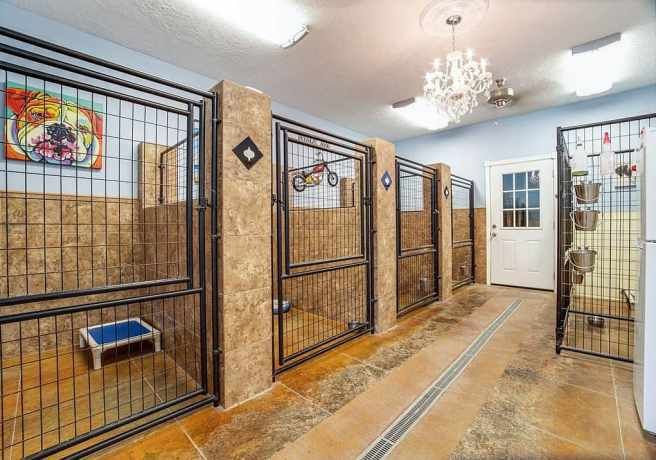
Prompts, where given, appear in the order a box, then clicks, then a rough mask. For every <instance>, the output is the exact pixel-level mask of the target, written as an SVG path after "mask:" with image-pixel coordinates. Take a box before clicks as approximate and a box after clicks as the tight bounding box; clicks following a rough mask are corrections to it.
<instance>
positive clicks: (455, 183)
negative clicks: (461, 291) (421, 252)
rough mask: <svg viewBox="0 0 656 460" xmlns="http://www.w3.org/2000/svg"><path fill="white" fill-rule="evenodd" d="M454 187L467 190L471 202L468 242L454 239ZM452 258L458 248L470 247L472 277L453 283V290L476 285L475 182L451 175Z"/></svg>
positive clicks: (470, 271)
mask: <svg viewBox="0 0 656 460" xmlns="http://www.w3.org/2000/svg"><path fill="white" fill-rule="evenodd" d="M454 187H458V188H461V189H464V190H467V193H468V201H469V207H468V209H469V213H468V219H469V236H470V239H467V240H455V239H454V238H453V235H454V228H455V226H454V225H453V197H454V196H455V193H454V190H453V189H454ZM450 198H451V257H452V258H453V250H454V249H457V248H466V247H469V248H471V249H470V250H471V263H470V264H469V265H470V268H469V273H470V276H469V277H467V278H464V279H462V280H459V281H458V282H454V283H453V289H458V288H459V287H462V286H465V285H467V284H471V283H474V280H475V279H476V272H475V270H476V259H475V258H476V247H475V239H476V233H475V231H476V224H475V220H476V218H475V216H474V181H473V180H472V179H467V178H465V177H461V176H458V175H455V174H451V197H450ZM454 281H455V280H454Z"/></svg>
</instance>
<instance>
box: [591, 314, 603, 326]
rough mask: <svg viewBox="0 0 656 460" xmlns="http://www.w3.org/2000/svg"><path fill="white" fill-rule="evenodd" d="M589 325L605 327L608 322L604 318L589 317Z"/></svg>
mask: <svg viewBox="0 0 656 460" xmlns="http://www.w3.org/2000/svg"><path fill="white" fill-rule="evenodd" d="M588 324H589V325H590V326H592V327H599V328H602V327H604V324H606V320H605V319H604V317H603V316H588Z"/></svg>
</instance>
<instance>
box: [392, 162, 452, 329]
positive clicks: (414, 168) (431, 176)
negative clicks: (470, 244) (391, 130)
mask: <svg viewBox="0 0 656 460" xmlns="http://www.w3.org/2000/svg"><path fill="white" fill-rule="evenodd" d="M403 173H405V174H407V176H402V174H403ZM395 177H396V314H397V316H398V317H400V316H403V315H405V314H406V313H410V312H411V311H413V310H415V309H417V308H420V307H422V306H424V305H426V304H428V303H430V302H432V301H434V300H437V299H438V298H439V295H440V284H441V283H440V281H441V271H440V261H439V242H440V233H441V229H440V225H439V213H440V211H439V209H438V206H437V197H436V194H437V193H438V191H439V190H440V178H439V175H438V173H437V170H436V169H435V168H433V167H431V166H428V165H424V164H422V163H419V162H416V161H413V160H409V159H407V158H404V157H402V156H399V155H396V158H395ZM410 177H417V178H419V179H420V180H421V182H422V184H423V181H424V179H427V180H428V181H430V199H431V201H430V215H431V218H430V235H431V244H429V245H424V246H419V247H412V248H403V247H402V246H403V244H402V243H403V234H402V233H403V229H402V225H401V224H402V222H401V215H402V214H401V213H402V212H403V211H402V209H401V204H402V197H403V183H404V182H403V181H402V179H404V178H410ZM422 205H424V203H423V202H422ZM427 254H433V257H432V259H433V289H432V290H431V293H429V294H427V295H425V296H423V297H421V298H419V299H415V300H413V301H412V302H411V303H409V304H407V305H401V296H400V289H401V286H400V284H401V282H400V281H401V270H400V268H401V261H402V260H403V259H411V258H418V257H421V256H425V255H427Z"/></svg>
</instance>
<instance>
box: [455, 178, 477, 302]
mask: <svg viewBox="0 0 656 460" xmlns="http://www.w3.org/2000/svg"><path fill="white" fill-rule="evenodd" d="M474 231H475V229H474V181H472V180H470V179H465V178H464V177H460V176H456V175H454V174H452V175H451V240H452V273H453V274H452V276H453V278H452V279H453V289H456V288H459V287H461V286H464V285H466V284H469V283H473V282H474V270H475V267H476V261H475V257H474V255H475V248H474V235H475V233H474Z"/></svg>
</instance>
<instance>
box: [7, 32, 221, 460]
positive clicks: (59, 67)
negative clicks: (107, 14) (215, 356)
mask: <svg viewBox="0 0 656 460" xmlns="http://www.w3.org/2000/svg"><path fill="white" fill-rule="evenodd" d="M14 40H15V41H17V40H16V39H14ZM0 51H1V52H2V53H4V54H3V55H2V57H1V59H3V60H0V107H1V111H0V126H1V127H2V135H1V136H0V267H1V269H0V306H1V308H2V311H1V313H0V345H1V350H0V377H1V379H0V394H1V396H2V404H1V407H0V421H1V425H0V432H1V433H0V435H1V439H2V454H3V458H4V457H5V456H6V457H7V458H10V457H21V456H36V457H43V456H48V455H51V454H53V453H56V452H58V451H61V450H63V449H66V448H71V447H73V446H75V445H76V444H78V443H80V442H82V441H86V440H92V439H93V438H94V437H95V436H97V435H99V434H103V433H108V432H109V431H111V430H114V429H117V431H114V432H113V433H112V435H111V436H109V437H108V438H106V439H104V440H103V441H98V444H96V445H95V446H94V445H93V441H92V443H91V447H87V448H86V449H85V450H83V451H81V452H82V453H78V454H76V455H85V454H86V453H89V452H91V451H93V450H94V449H95V448H99V447H102V446H106V445H107V444H109V443H111V442H113V441H115V440H120V439H122V438H123V437H125V436H127V435H128V434H130V433H133V432H135V431H137V430H140V429H143V428H144V427H147V423H153V420H157V419H158V417H161V418H162V419H163V418H166V417H170V416H171V414H175V413H179V412H180V411H181V410H183V409H189V408H192V407H195V406H196V404H197V403H199V402H203V403H204V402H207V401H211V399H210V398H209V397H208V396H207V388H208V385H207V339H206V337H205V336H206V332H205V300H204V298H205V294H204V273H205V268H204V252H205V251H204V235H203V233H202V231H203V229H204V206H199V204H201V203H204V191H203V188H202V187H199V185H200V183H202V182H203V177H204V171H203V168H202V165H203V163H204V161H203V158H204V145H203V146H201V142H200V140H199V139H201V138H203V133H202V132H203V127H204V123H203V120H204V117H205V113H204V110H205V108H204V99H203V98H200V99H198V98H197V99H196V100H195V101H191V100H187V99H186V97H183V96H181V95H180V94H181V93H178V92H174V93H169V92H167V90H165V89H155V88H154V86H149V87H146V86H142V85H144V84H145V83H143V82H142V83H140V84H137V83H134V82H133V83H130V82H128V81H125V84H124V85H119V84H118V83H117V82H116V81H115V79H116V78H118V77H114V76H112V77H110V76H107V75H106V74H104V73H102V72H101V71H96V70H91V69H92V68H96V67H99V65H98V64H95V67H94V66H93V65H90V64H89V63H85V62H83V61H84V60H83V58H82V57H79V56H78V57H76V60H77V61H76V64H75V65H73V64H70V63H68V62H64V61H59V60H54V58H46V57H45V56H44V55H40V54H27V55H26V54H25V52H24V51H22V49H21V48H14V47H12V46H10V45H4V44H3V45H2V48H1V49H0ZM62 51H64V50H62ZM70 53H74V52H72V51H71V52H70ZM80 62H82V63H83V64H84V65H85V66H84V67H82V66H81V64H80ZM37 63H39V64H42V65H38V64H37ZM43 64H47V66H46V65H43ZM114 75H115V74H114ZM149 88H150V89H149ZM168 90H170V88H169V89H168ZM203 144H204V143H203ZM171 409H174V410H173V411H169V412H166V411H165V410H171ZM146 416H152V418H151V419H150V421H149V422H145V421H144V419H145V417H146ZM128 425H129V426H128ZM68 453H71V451H69V452H68Z"/></svg>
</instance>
